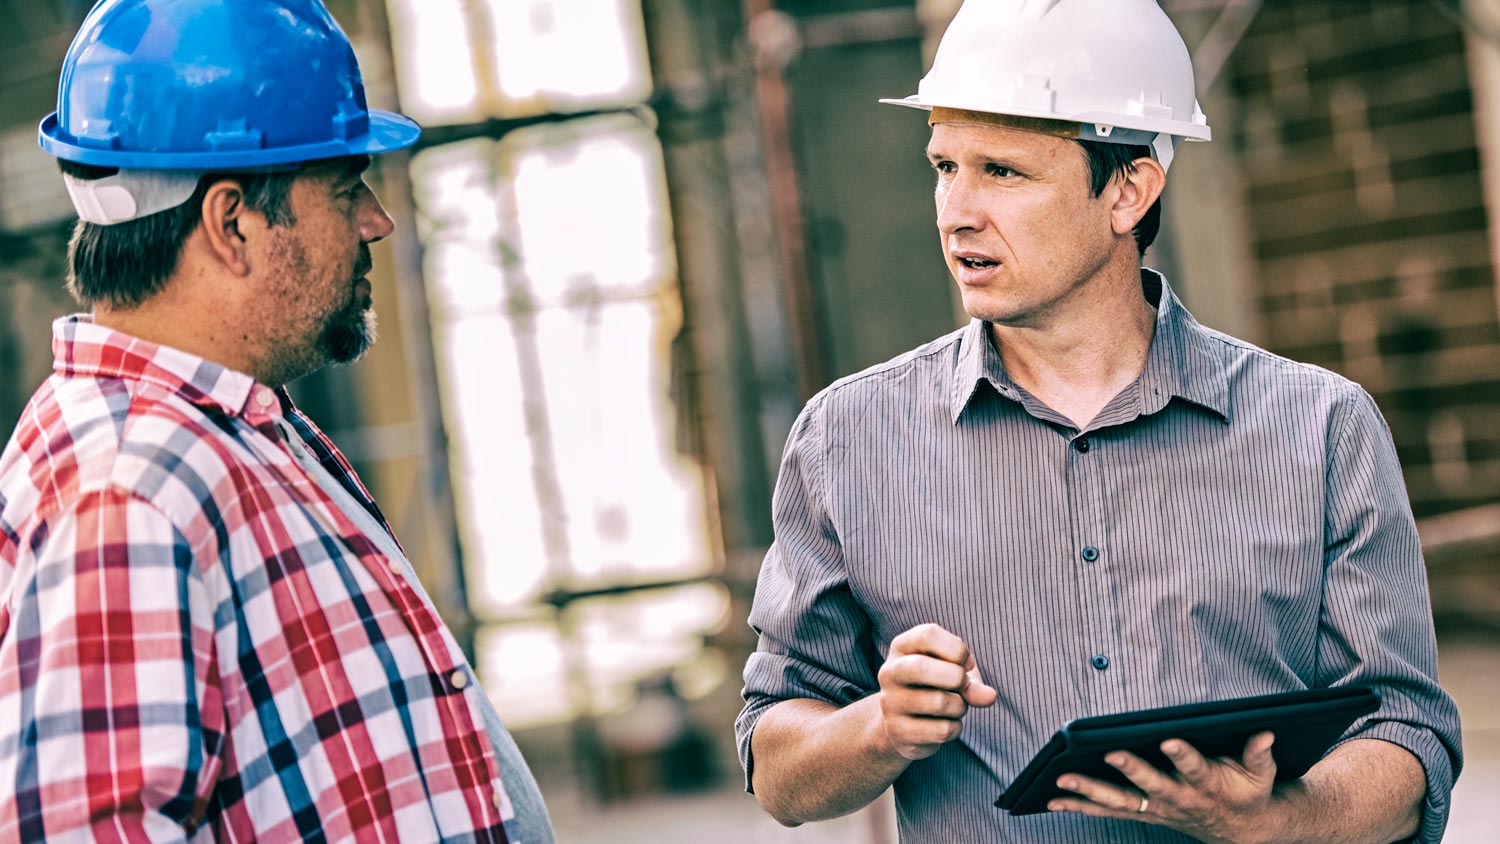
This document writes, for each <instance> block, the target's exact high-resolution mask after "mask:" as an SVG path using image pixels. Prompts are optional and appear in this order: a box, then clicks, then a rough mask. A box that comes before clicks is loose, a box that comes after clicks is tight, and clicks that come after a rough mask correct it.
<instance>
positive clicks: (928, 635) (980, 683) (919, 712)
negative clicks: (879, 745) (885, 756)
mask: <svg viewBox="0 0 1500 844" xmlns="http://www.w3.org/2000/svg"><path fill="white" fill-rule="evenodd" d="M997 696H998V695H997V694H996V692H995V690H994V689H993V688H991V687H990V686H988V685H985V682H984V679H983V678H982V677H981V676H980V674H979V667H978V665H977V663H975V661H974V655H973V654H972V653H970V652H969V647H968V645H965V644H964V642H963V640H962V639H960V638H958V637H957V636H955V635H953V634H952V633H949V632H948V631H947V630H944V629H943V628H941V627H939V626H938V625H936V624H920V625H917V626H916V627H913V628H912V629H910V630H908V631H906V632H905V633H902V634H901V635H899V636H897V637H896V638H895V639H894V640H892V641H891V650H890V653H889V654H888V655H887V656H886V659H885V664H884V665H882V666H881V667H880V710H881V713H882V716H883V718H884V724H885V734H886V737H887V738H889V739H890V742H891V745H892V746H893V747H894V748H895V750H896V752H897V753H899V754H901V755H902V756H903V757H905V758H907V759H925V758H927V757H928V756H931V755H932V754H934V753H936V752H937V751H938V748H939V747H942V746H943V744H945V743H947V742H950V741H953V740H954V739H956V738H958V736H959V734H961V733H962V732H963V721H962V719H963V717H964V714H965V713H966V712H968V711H969V707H971V706H979V707H984V706H990V705H993V704H994V702H995V699H996V697H997Z"/></svg>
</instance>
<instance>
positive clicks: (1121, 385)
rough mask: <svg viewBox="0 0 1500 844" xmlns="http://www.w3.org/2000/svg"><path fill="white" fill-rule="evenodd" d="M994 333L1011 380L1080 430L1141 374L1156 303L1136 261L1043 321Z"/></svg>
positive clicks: (1094, 283)
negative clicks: (1143, 289)
mask: <svg viewBox="0 0 1500 844" xmlns="http://www.w3.org/2000/svg"><path fill="white" fill-rule="evenodd" d="M991 331H992V332H993V335H992V336H993V338H994V341H995V347H996V348H997V349H998V350H999V352H1000V358H1001V360H1002V361H1003V362H1004V363H1005V371H1006V374H1007V375H1009V376H1010V378H1011V380H1013V381H1015V382H1016V384H1017V385H1018V386H1020V387H1021V388H1022V389H1024V390H1026V391H1027V392H1029V393H1031V394H1032V395H1034V396H1036V397H1037V398H1038V399H1040V400H1041V401H1042V402H1044V403H1045V404H1046V405H1047V406H1048V407H1050V408H1052V409H1053V410H1056V411H1057V412H1059V413H1061V414H1063V415H1064V416H1066V417H1067V418H1068V419H1070V420H1071V421H1072V422H1073V423H1074V425H1075V426H1077V427H1078V429H1079V430H1082V429H1084V428H1086V427H1088V424H1089V422H1091V421H1092V420H1093V418H1094V417H1095V416H1096V415H1098V413H1099V411H1100V410H1102V409H1103V408H1104V406H1105V405H1106V404H1108V403H1109V401H1110V400H1111V399H1113V398H1114V397H1115V396H1116V395H1118V394H1119V393H1120V391H1121V390H1123V389H1125V387H1127V386H1129V385H1130V383H1131V382H1133V381H1135V379H1136V378H1137V377H1139V376H1140V374H1141V370H1142V369H1143V368H1144V367H1145V365H1146V355H1147V353H1148V352H1149V351H1150V349H1151V338H1152V337H1153V335H1154V334H1155V331H1156V309H1155V308H1153V307H1152V306H1151V304H1150V303H1149V302H1147V301H1146V298H1145V296H1144V295H1142V293H1141V279H1140V268H1139V264H1133V265H1132V266H1130V267H1129V268H1128V272H1127V271H1120V270H1116V271H1114V272H1110V273H1109V274H1107V275H1104V276H1101V277H1099V278H1096V279H1094V280H1092V281H1090V282H1089V283H1088V286H1087V288H1085V289H1084V290H1082V291H1081V295H1079V296H1077V297H1075V299H1074V300H1073V301H1070V302H1069V303H1068V305H1067V308H1066V313H1061V314H1058V315H1057V316H1056V318H1054V319H1051V320H1049V321H1048V322H1047V323H1045V324H1041V325H1033V326H1024V327H1021V326H1005V325H991Z"/></svg>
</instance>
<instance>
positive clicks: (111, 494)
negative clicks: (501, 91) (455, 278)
mask: <svg viewBox="0 0 1500 844" xmlns="http://www.w3.org/2000/svg"><path fill="white" fill-rule="evenodd" d="M420 132H421V130H420V129H419V128H418V127H417V125H416V124H415V123H413V122H412V121H411V120H409V119H407V118H405V117H403V116H401V115H398V114H392V113H389V112H383V111H378V110H374V109H370V108H368V107H367V105H366V102H365V93H364V85H363V82H362V80H361V76H360V72H359V66H358V64H357V63H356V61H355V56H354V52H353V50H352V48H351V47H350V44H349V41H348V38H347V37H345V35H344V33H343V31H342V30H341V29H340V28H339V26H338V24H337V23H336V22H335V21H334V20H333V18H332V17H331V16H330V15H329V13H328V11H327V9H325V8H324V7H323V4H322V2H321V0H104V2H101V3H99V4H97V5H96V6H95V7H94V9H93V11H91V12H90V13H89V15H88V17H87V19H85V21H84V23H83V26H82V28H81V29H80V31H79V33H78V35H77V37H76V38H75V39H74V41H73V44H72V46H71V47H70V48H69V50H68V54H67V58H66V59H65V61H64V64H63V69H62V74H61V84H60V86H59V94H58V109H57V112H56V113H54V114H52V115H49V116H48V117H47V118H46V119H44V120H43V121H42V123H41V126H40V131H39V141H40V143H41V146H42V148H43V149H44V150H45V151H47V152H48V153H50V154H52V155H53V156H55V157H56V158H57V159H58V160H59V166H60V168H61V169H62V171H63V178H64V181H65V182H66V184H67V188H68V192H69V194H70V195H71V196H72V198H73V202H74V205H75V206H76V208H77V210H78V215H79V218H80V221H79V223H78V226H77V228H76V229H75V230H74V235H73V241H72V243H71V245H70V248H69V261H70V274H69V279H68V286H69V289H70V290H71V292H72V293H73V294H74V296H75V297H76V298H77V299H78V300H79V302H80V304H82V305H84V306H85V307H86V308H88V309H89V313H85V314H77V315H74V316H70V317H65V318H63V319H60V320H58V321H57V322H56V323H55V324H54V325H53V350H54V352H55V357H56V362H55V365H54V374H53V376H52V377H51V378H49V379H48V380H47V382H46V383H44V384H43V385H42V387H41V388H40V389H38V390H37V392H36V394H35V395H34V396H33V397H32V400H31V402H30V403H29V404H28V405H27V407H26V409H25V411H24V412H23V414H22V419H21V422H20V424H19V425H17V427H16V430H15V432H14V434H13V435H12V437H11V440H10V442H9V444H8V445H7V446H6V448H5V451H4V453H3V455H0V841H6V842H11V841H17V842H34V841H50V842H85V841H130V842H148V841H149V842H182V841H193V842H210V841H258V842H291V841H316V842H356V841H361V842H363V841H388V842H397V841H399V842H403V844H412V843H413V842H418V843H420V842H428V843H429V844H439V842H458V841H465V842H471V841H472V842H481V841H482V842H512V843H513V844H514V842H521V843H522V844H548V842H551V841H552V840H553V833H552V828H551V825H550V822H549V820H548V816H547V810H546V808H545V807H544V805H543V803H542V800H541V796H540V794H539V793H538V791H537V788H536V783H535V782H534V781H533V779H532V777H531V774H530V772H529V771H528V770H527V766H526V763H525V761H524V760H523V759H522V758H521V755H520V752H519V750H518V749H517V748H516V745H515V743H514V741H513V740H512V739H511V737H510V735H509V734H508V733H507V732H506V730H505V727H504V725H503V724H502V723H501V721H500V720H499V718H498V717H497V716H496V714H495V712H494V709H493V707H492V706H491V705H490V702H489V700H488V699H487V698H486V697H485V695H484V692H483V691H482V690H481V689H480V688H479V686H478V683H477V682H476V679H475V676H474V671H473V668H472V667H471V666H470V665H469V663H468V660H467V659H466V658H465V655H464V653H463V651H462V649H461V648H460V647H459V644H458V642H457V640H456V639H455V638H454V637H453V635H452V633H451V632H449V630H448V628H447V627H446V626H445V625H444V624H443V621H442V619H441V618H439V617H438V614H437V611H436V609H435V608H434V606H433V604H432V602H431V600H429V599H428V596H427V595H426V593H425V592H424V591H423V589H422V586H421V584H420V583H419V582H418V580H417V578H416V575H415V572H414V571H413V569H412V566H411V564H410V563H409V562H408V560H407V558H406V556H405V552H404V551H403V550H402V547H401V545H400V544H399V543H398V542H397V540H396V537H395V535H394V533H392V531H391V528H390V526H389V525H388V524H387V523H386V521H385V518H384V517H383V516H382V515H381V511H380V508H379V507H377V506H376V505H375V502H374V500H373V499H372V498H371V497H370V494H369V492H368V491H367V490H366V489H365V487H364V485H363V484H362V483H361V482H360V480H359V478H358V476H357V475H356V474H355V473H354V470H353V469H352V468H351V467H350V465H349V463H348V461H347V460H345V459H344V457H343V455H342V454H340V453H339V451H338V449H337V448H336V447H335V446H334V444H333V443H332V441H331V440H329V439H328V438H327V437H326V436H325V435H324V434H323V433H322V432H321V431H319V430H318V428H317V427H316V426H315V425H314V424H313V423H312V421H311V420H309V419H308V418H307V417H306V416H304V415H303V414H302V413H301V412H300V411H299V410H298V409H297V408H296V407H295V405H293V403H292V401H291V398H290V397H289V395H288V393H287V391H286V388H285V385H286V384H287V383H288V382H289V381H292V380H294V379H296V378H299V377H301V376H303V375H306V374H308V373H309V372H312V371H313V370H316V369H319V368H321V367H323V366H326V365H328V364H334V363H347V362H350V361H352V360H354V359H356V358H358V357H359V356H360V355H361V354H362V353H363V352H364V350H365V349H366V348H367V347H368V346H369V344H370V343H372V342H373V341H374V314H373V310H372V300H373V297H374V295H375V293H374V291H372V290H371V285H370V282H369V281H368V279H367V278H366V274H367V273H368V272H369V271H370V268H371V261H372V257H371V253H370V244H372V243H375V242H376V241H379V240H381V239H383V238H385V237H387V236H389V235H390V234H391V232H392V230H393V227H394V224H393V223H392V221H391V218H390V217H389V216H388V215H387V214H386V212H385V209H384V208H383V207H382V206H381V204H380V200H379V199H378V198H376V196H375V194H374V193H373V192H372V191H371V189H370V187H369V186H368V185H367V184H366V182H365V180H364V176H363V172H364V170H365V168H366V167H367V166H368V165H369V164H370V160H371V156H373V155H378V154H380V153H383V152H388V151H392V150H399V149H405V148H408V147H410V146H411V145H412V144H414V143H415V142H416V141H417V138H418V135H419V134H420Z"/></svg>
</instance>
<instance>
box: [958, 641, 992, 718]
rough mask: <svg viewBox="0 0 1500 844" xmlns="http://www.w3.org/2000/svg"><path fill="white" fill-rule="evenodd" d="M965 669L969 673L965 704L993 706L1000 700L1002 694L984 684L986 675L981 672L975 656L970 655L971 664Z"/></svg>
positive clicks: (965, 689)
mask: <svg viewBox="0 0 1500 844" xmlns="http://www.w3.org/2000/svg"><path fill="white" fill-rule="evenodd" d="M964 668H965V669H966V670H967V672H968V679H969V682H968V684H967V685H965V686H964V691H963V697H964V702H965V703H967V704H968V705H970V706H978V707H985V706H991V705H993V704H994V703H995V701H996V700H998V699H999V697H1000V693H999V692H997V691H995V688H994V687H993V686H991V685H989V684H987V683H985V682H984V675H983V674H981V673H980V671H979V663H978V662H976V661H975V660H974V655H973V654H969V662H968V664H967V665H965V666H964Z"/></svg>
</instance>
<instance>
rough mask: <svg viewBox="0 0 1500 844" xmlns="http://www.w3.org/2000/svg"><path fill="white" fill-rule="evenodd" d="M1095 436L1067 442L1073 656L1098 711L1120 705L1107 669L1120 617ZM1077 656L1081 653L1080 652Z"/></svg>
mask: <svg viewBox="0 0 1500 844" xmlns="http://www.w3.org/2000/svg"><path fill="white" fill-rule="evenodd" d="M1097 439H1098V438H1097V437H1096V436H1092V435H1085V434H1078V435H1077V436H1075V437H1073V438H1072V439H1071V440H1069V441H1067V445H1066V448H1067V452H1066V454H1067V461H1066V464H1065V465H1066V467H1067V468H1066V471H1067V473H1068V488H1069V496H1068V501H1069V507H1070V509H1071V513H1070V518H1069V523H1070V526H1071V531H1072V533H1071V543H1070V544H1071V547H1072V553H1073V554H1075V555H1076V556H1075V557H1074V558H1073V559H1074V562H1073V563H1072V565H1071V571H1072V572H1073V574H1074V577H1075V578H1076V582H1077V584H1078V591H1077V595H1078V617H1079V622H1080V623H1079V629H1078V634H1077V638H1076V639H1075V640H1074V641H1075V642H1076V645H1075V647H1076V648H1078V650H1077V651H1074V653H1078V654H1079V655H1078V657H1077V658H1078V659H1080V662H1081V665H1082V666H1087V667H1086V668H1083V670H1084V671H1085V673H1086V674H1087V675H1088V682H1086V683H1085V684H1084V689H1085V695H1086V696H1087V699H1088V701H1089V703H1090V704H1091V705H1092V706H1094V707H1096V708H1098V709H1100V710H1101V711H1102V710H1110V709H1119V708H1122V706H1123V689H1122V688H1121V687H1120V685H1119V683H1120V680H1121V676H1120V675H1119V672H1118V671H1112V670H1110V668H1111V667H1112V665H1113V659H1114V657H1115V656H1117V654H1116V653H1115V652H1116V651H1117V650H1118V636H1119V628H1120V622H1119V617H1118V616H1119V613H1118V607H1117V606H1116V602H1115V599H1114V590H1115V586H1114V583H1113V576H1114V574H1113V570H1112V569H1113V566H1111V565H1109V564H1108V561H1107V560H1106V559H1105V557H1104V551H1103V549H1104V548H1105V547H1106V545H1105V543H1106V542H1107V541H1108V539H1109V537H1108V532H1107V530H1106V525H1105V512H1106V502H1105V496H1106V490H1105V468H1106V463H1105V461H1102V460H1101V459H1100V457H1101V455H1100V452H1099V443H1098V442H1097ZM1080 652H1081V653H1080Z"/></svg>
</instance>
